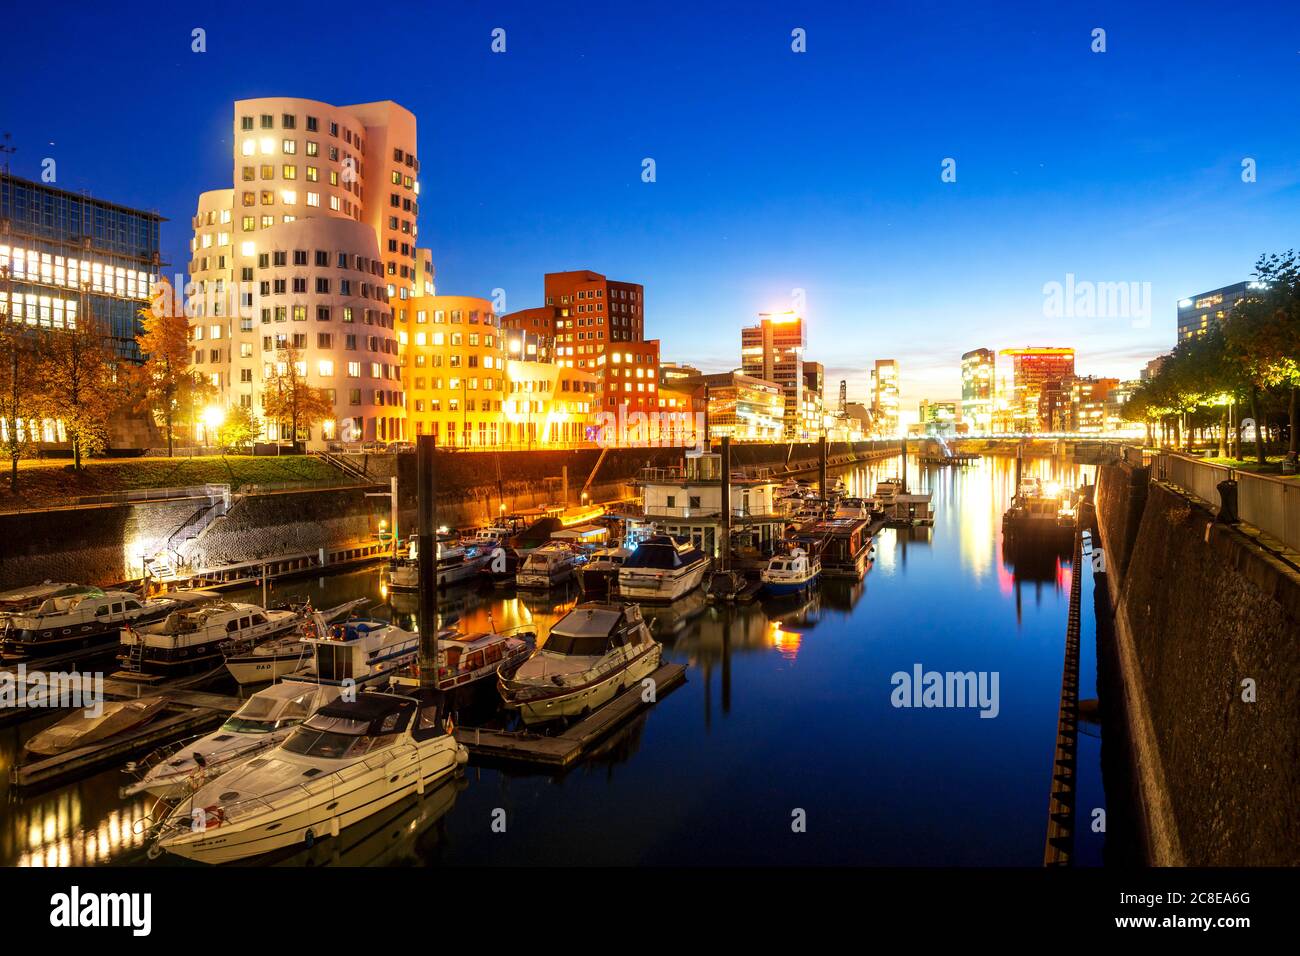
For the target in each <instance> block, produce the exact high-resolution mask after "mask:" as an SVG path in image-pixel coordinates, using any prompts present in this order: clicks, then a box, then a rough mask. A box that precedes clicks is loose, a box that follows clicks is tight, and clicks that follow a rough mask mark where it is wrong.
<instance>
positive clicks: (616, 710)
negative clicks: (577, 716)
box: [456, 664, 686, 768]
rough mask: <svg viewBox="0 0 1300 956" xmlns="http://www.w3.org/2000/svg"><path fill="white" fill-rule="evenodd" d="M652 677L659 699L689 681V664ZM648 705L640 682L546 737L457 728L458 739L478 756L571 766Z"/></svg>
mask: <svg viewBox="0 0 1300 956" xmlns="http://www.w3.org/2000/svg"><path fill="white" fill-rule="evenodd" d="M650 679H651V680H653V681H654V682H655V686H656V700H659V699H662V697H663V695H664V694H666V693H668V691H670V690H672V689H673V688H675V687H677V686H678V685H679V684H681V683H683V682H684V681H685V680H686V667H685V666H684V665H682V664H662V665H660V667H659V669H658V670H656V671H655V672H654V673H653V674H651V675H650ZM648 706H650V705H649V704H646V703H644V702H643V701H642V700H641V685H640V683H637V684H635V685H633V686H632V687H629V688H628V689H627V690H625V691H623V693H622V694H620V695H619V696H618V697H615V698H614V699H613V700H611V701H610V702H609V703H608V704H606V705H605V706H604V707H601V708H600V709H599V710H597V711H595V712H594V713H593V714H591V715H590V716H588V717H586V718H584V719H583V720H580V721H578V722H577V723H575V724H572V725H570V726H569V727H568V728H566V729H565V730H564V732H563V733H561V734H557V735H555V736H543V735H542V734H537V733H533V732H532V731H529V730H522V731H507V730H491V729H488V728H485V727H458V728H456V740H457V741H458V742H459V743H462V744H464V745H465V747H466V748H468V750H469V752H470V754H471V755H473V756H476V757H482V758H488V759H496V760H508V761H515V762H524V763H533V764H543V765H545V766H550V767H559V768H564V767H568V766H571V765H572V764H573V763H574V761H576V760H577V759H578V758H579V757H581V756H582V754H583V753H584V752H586V751H587V750H588V749H590V748H591V746H592V745H593V744H595V743H596V742H598V741H599V740H601V739H602V738H603V737H605V736H606V735H607V734H609V733H610V732H612V731H613V730H614V729H616V728H617V727H618V726H619V725H620V724H622V723H623V722H624V721H625V720H627V719H628V718H629V717H631V716H632V715H633V714H636V713H638V712H640V711H641V710H644V709H645V708H646V707H648Z"/></svg>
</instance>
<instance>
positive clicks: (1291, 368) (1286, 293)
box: [1224, 251, 1300, 465]
mask: <svg viewBox="0 0 1300 956" xmlns="http://www.w3.org/2000/svg"><path fill="white" fill-rule="evenodd" d="M1255 276H1256V278H1257V279H1258V281H1259V284H1260V287H1259V288H1258V290H1257V291H1256V292H1254V293H1253V294H1251V295H1249V296H1247V297H1246V298H1244V299H1242V300H1241V301H1240V302H1238V303H1237V304H1236V305H1235V306H1234V307H1233V310H1232V312H1231V313H1230V314H1229V316H1228V319H1227V322H1226V325H1225V328H1224V331H1225V335H1226V341H1227V351H1228V355H1229V357H1230V359H1231V361H1232V363H1233V364H1234V365H1235V366H1236V368H1237V370H1238V371H1239V373H1240V375H1241V376H1242V378H1243V379H1244V380H1245V382H1246V386H1247V390H1248V392H1249V396H1250V413H1251V416H1252V417H1253V418H1254V420H1255V437H1256V442H1255V455H1256V459H1257V461H1258V462H1259V464H1261V465H1262V464H1264V461H1265V456H1266V451H1267V449H1266V448H1265V438H1264V436H1265V422H1264V419H1263V418H1262V416H1261V414H1260V408H1261V405H1260V398H1261V393H1263V392H1266V391H1267V390H1268V389H1271V388H1276V387H1278V386H1283V387H1286V388H1287V389H1289V391H1290V401H1289V413H1290V421H1291V423H1292V427H1291V429H1290V431H1291V442H1290V448H1289V455H1290V456H1291V457H1292V460H1294V456H1295V451H1296V429H1295V426H1294V422H1295V415H1296V411H1297V409H1296V390H1297V388H1300V366H1297V361H1296V359H1297V356H1298V355H1300V259H1298V258H1297V255H1296V253H1295V252H1294V251H1288V252H1286V253H1273V254H1271V255H1269V254H1265V255H1261V256H1260V257H1259V259H1258V260H1257V261H1256V263H1255Z"/></svg>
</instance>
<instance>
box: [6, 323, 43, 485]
mask: <svg viewBox="0 0 1300 956" xmlns="http://www.w3.org/2000/svg"><path fill="white" fill-rule="evenodd" d="M41 379H42V376H41V374H40V354H39V352H38V351H37V349H36V342H35V339H34V336H33V335H32V334H31V333H30V332H29V331H28V330H27V329H25V328H23V327H22V326H21V325H15V324H13V323H11V322H10V321H9V317H8V314H7V313H6V314H5V315H3V316H0V426H3V429H4V434H3V436H0V439H2V440H0V447H3V449H4V453H5V454H6V455H7V456H8V458H9V468H10V470H9V488H10V490H11V491H13V492H15V493H17V491H18V460H19V459H20V458H24V457H26V456H28V455H30V454H31V453H32V450H33V449H34V448H35V445H36V443H35V440H34V436H33V433H32V428H33V426H32V422H33V421H34V419H36V418H37V417H38V415H39V413H40V407H41V401H40V386H41Z"/></svg>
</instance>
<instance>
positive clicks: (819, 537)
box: [797, 518, 872, 581]
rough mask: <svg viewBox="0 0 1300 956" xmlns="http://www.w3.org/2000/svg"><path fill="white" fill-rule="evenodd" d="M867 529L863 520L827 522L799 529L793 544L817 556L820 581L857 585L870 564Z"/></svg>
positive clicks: (842, 519)
mask: <svg viewBox="0 0 1300 956" xmlns="http://www.w3.org/2000/svg"><path fill="white" fill-rule="evenodd" d="M871 528H872V523H871V521H870V520H869V519H867V518H828V519H826V520H825V521H819V522H815V523H813V524H810V525H807V526H805V527H804V528H802V529H801V530H800V532H799V534H798V535H797V540H798V541H799V542H800V547H802V548H803V549H804V550H805V551H807V552H808V553H809V554H816V555H817V556H818V560H820V561H821V568H822V569H821V576H822V577H824V578H848V579H849V580H851V581H860V580H862V577H863V575H865V574H866V573H867V567H868V565H869V564H870V562H871V552H872V541H871Z"/></svg>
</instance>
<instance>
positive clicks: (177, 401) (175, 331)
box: [136, 279, 194, 458]
mask: <svg viewBox="0 0 1300 956" xmlns="http://www.w3.org/2000/svg"><path fill="white" fill-rule="evenodd" d="M140 320H141V332H140V334H139V335H138V336H136V344H137V345H139V346H140V354H141V355H143V356H144V364H143V365H141V366H140V369H139V371H138V373H137V376H138V381H139V385H140V392H141V399H140V407H141V409H143V410H147V411H149V412H152V413H153V416H154V421H155V423H158V424H161V425H163V427H164V428H165V429H166V431H167V457H168V458H170V457H171V456H172V454H173V451H174V449H175V438H174V436H175V422H176V416H177V412H178V411H179V409H180V406H181V393H182V392H183V391H184V390H185V389H186V388H187V387H189V385H190V384H191V383H192V382H193V381H194V378H193V376H192V375H190V373H189V365H190V342H189V320H188V319H187V318H186V316H185V312H184V310H183V309H177V308H176V304H175V294H174V293H173V291H172V287H171V284H170V283H169V282H168V281H167V280H166V279H163V280H162V281H161V282H159V283H158V284H157V285H156V286H154V289H153V294H152V296H151V298H150V303H149V305H148V307H147V308H143V309H141V310H140Z"/></svg>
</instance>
